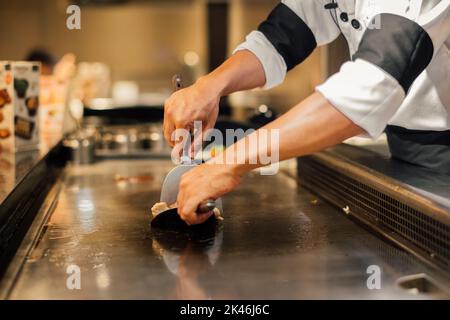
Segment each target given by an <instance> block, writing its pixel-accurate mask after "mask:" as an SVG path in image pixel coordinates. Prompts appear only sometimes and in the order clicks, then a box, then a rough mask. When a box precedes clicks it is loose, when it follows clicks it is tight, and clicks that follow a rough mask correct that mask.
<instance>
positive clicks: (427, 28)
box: [316, 0, 450, 138]
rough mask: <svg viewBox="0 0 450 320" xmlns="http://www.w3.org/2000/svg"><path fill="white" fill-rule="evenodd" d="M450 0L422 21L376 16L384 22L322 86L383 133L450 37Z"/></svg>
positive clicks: (357, 119) (361, 122) (373, 131)
mask: <svg viewBox="0 0 450 320" xmlns="http://www.w3.org/2000/svg"><path fill="white" fill-rule="evenodd" d="M449 3H450V0H443V1H441V2H440V3H439V4H438V5H436V7H435V8H434V9H432V10H431V11H430V12H428V13H427V14H425V16H423V17H419V19H418V20H417V22H414V21H412V20H409V19H407V18H405V17H403V16H399V15H394V14H388V13H382V14H380V15H379V17H375V18H378V19H380V20H379V21H380V22H381V24H380V26H381V27H380V28H378V29H367V30H366V31H365V33H364V35H363V38H362V40H361V43H360V45H359V49H358V50H357V52H356V53H355V55H354V56H353V59H352V61H350V62H347V63H345V64H344V65H343V66H342V67H341V69H340V71H339V72H338V73H337V74H335V75H333V76H332V77H330V78H329V79H328V80H327V81H326V82H325V83H323V84H322V85H320V86H318V87H317V88H316V90H317V91H318V92H320V93H322V94H323V95H324V96H325V98H326V99H327V100H328V101H329V102H330V103H331V104H332V105H333V106H335V107H336V108H337V109H338V110H339V111H340V112H342V113H343V114H344V115H346V116H347V117H348V118H349V119H350V120H352V121H353V122H354V123H355V124H357V125H358V126H360V127H361V128H362V129H364V130H365V131H366V132H367V134H368V135H369V136H371V137H372V138H377V137H378V136H379V135H380V134H381V133H382V132H383V131H384V129H385V127H386V125H387V123H388V121H389V120H390V119H391V118H392V116H393V115H394V114H395V113H396V112H397V110H398V108H399V107H400V106H401V104H402V103H403V100H404V99H405V97H406V95H407V93H408V90H409V88H410V87H411V85H412V84H413V82H414V81H415V79H417V77H418V76H419V75H420V74H421V73H422V72H424V70H425V69H426V68H427V67H428V65H429V64H430V63H431V61H432V60H433V58H434V55H435V53H437V52H438V51H439V49H440V47H441V46H442V45H443V43H444V42H445V41H446V39H448V37H449V34H450V16H449V7H450V5H449ZM375 18H374V19H375Z"/></svg>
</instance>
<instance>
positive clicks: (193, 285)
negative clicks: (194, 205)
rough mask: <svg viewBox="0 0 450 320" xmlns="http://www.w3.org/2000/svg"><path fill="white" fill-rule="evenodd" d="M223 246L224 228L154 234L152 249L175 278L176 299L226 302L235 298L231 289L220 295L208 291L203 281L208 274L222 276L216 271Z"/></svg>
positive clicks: (224, 290)
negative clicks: (221, 300) (224, 300)
mask: <svg viewBox="0 0 450 320" xmlns="http://www.w3.org/2000/svg"><path fill="white" fill-rule="evenodd" d="M222 242H223V231H222V228H220V227H217V228H213V229H205V230H202V231H201V232H191V233H186V232H175V231H167V230H166V231H163V230H156V231H153V232H152V248H153V250H154V251H155V252H156V253H157V254H158V255H159V256H160V257H162V259H163V261H164V264H165V265H166V267H167V269H168V270H169V271H170V272H171V273H172V274H173V275H175V276H176V278H177V279H176V282H175V283H176V286H175V288H174V291H173V296H171V297H169V298H173V299H211V298H213V299H225V298H236V295H235V294H233V293H232V291H233V290H231V289H230V288H222V290H220V292H212V291H210V290H208V287H207V286H206V285H205V284H202V281H201V279H202V278H204V276H205V275H206V274H210V275H211V274H214V275H215V276H216V277H218V278H220V274H219V273H218V272H217V271H216V270H214V267H215V265H216V262H217V261H218V259H219V256H220V252H221V248H222Z"/></svg>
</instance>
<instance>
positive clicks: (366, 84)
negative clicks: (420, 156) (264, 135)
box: [235, 0, 450, 138]
mask: <svg viewBox="0 0 450 320" xmlns="http://www.w3.org/2000/svg"><path fill="white" fill-rule="evenodd" d="M331 2H332V1H331V0H283V1H281V3H280V4H279V5H278V6H277V7H276V8H275V9H274V10H273V11H272V12H271V14H270V15H269V17H268V18H267V20H265V21H264V22H262V23H261V25H260V26H259V28H258V30H255V31H252V32H251V33H250V34H249V35H248V36H247V37H246V41H245V42H244V43H242V44H240V45H239V46H238V47H237V48H236V50H235V52H236V51H239V50H244V49H246V50H249V51H251V52H253V53H254V54H255V55H256V56H257V57H258V59H259V60H260V62H261V64H262V66H263V68H264V72H265V76H266V83H265V86H264V88H266V89H268V88H272V87H274V86H276V85H278V84H280V83H281V82H283V80H284V78H285V75H286V72H287V71H288V70H290V69H291V68H293V67H295V65H297V64H298V63H300V62H302V61H303V60H304V59H306V57H307V56H308V55H309V54H310V53H311V52H312V51H313V49H314V48H315V47H317V46H320V45H324V44H327V43H330V42H332V41H333V40H334V39H336V38H337V37H338V35H339V34H341V33H342V34H343V35H344V37H345V38H346V40H347V42H348V46H349V49H350V53H351V56H352V59H351V60H350V61H348V62H346V63H344V64H343V65H342V66H341V68H340V71H339V72H338V73H336V74H334V75H332V76H331V77H330V78H328V79H327V80H326V81H325V82H324V83H322V84H321V85H319V86H318V87H317V88H316V90H317V91H318V92H320V93H322V94H323V95H324V96H325V97H326V99H327V100H328V101H329V102H330V103H331V104H332V105H333V106H334V107H336V108H337V109H338V110H339V111H340V112H342V113H343V114H344V115H346V116H347V117H348V118H350V119H351V120H352V121H353V122H354V123H355V124H357V125H358V126H360V127H361V128H363V129H364V130H365V131H366V132H367V134H368V135H369V136H370V137H372V138H377V137H378V136H379V135H380V134H381V133H382V132H383V131H384V130H385V128H386V126H387V125H395V126H399V127H403V128H406V129H415V130H433V131H444V130H450V51H449V47H450V14H449V12H450V0H336V1H335V3H336V4H337V8H335V9H333V8H331V9H326V8H325V5H326V4H329V3H331ZM355 21H356V22H355Z"/></svg>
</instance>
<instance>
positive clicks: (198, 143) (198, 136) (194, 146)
mask: <svg viewBox="0 0 450 320" xmlns="http://www.w3.org/2000/svg"><path fill="white" fill-rule="evenodd" d="M203 132H204V131H201V132H198V133H195V135H194V137H193V141H192V143H191V145H190V148H189V156H190V157H191V158H195V156H196V155H197V153H198V152H201V151H202V146H203Z"/></svg>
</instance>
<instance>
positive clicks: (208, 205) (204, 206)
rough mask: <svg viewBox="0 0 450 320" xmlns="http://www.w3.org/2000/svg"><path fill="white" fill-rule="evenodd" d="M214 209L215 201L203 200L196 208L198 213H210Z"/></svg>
mask: <svg viewBox="0 0 450 320" xmlns="http://www.w3.org/2000/svg"><path fill="white" fill-rule="evenodd" d="M215 207H216V201H215V200H211V199H210V200H204V201H202V202H200V204H199V205H198V208H197V212H198V213H206V212H210V211H212V210H213V209H214V208H215Z"/></svg>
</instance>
